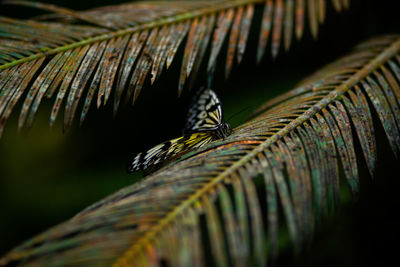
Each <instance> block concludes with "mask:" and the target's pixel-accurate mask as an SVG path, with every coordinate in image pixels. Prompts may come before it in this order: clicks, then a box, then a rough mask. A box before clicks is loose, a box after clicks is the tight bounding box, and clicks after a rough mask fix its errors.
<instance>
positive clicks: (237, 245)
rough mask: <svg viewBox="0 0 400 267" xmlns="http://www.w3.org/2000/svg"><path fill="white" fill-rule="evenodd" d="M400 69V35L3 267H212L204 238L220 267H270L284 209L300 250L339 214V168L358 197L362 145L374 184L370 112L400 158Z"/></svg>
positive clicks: (14, 254)
mask: <svg viewBox="0 0 400 267" xmlns="http://www.w3.org/2000/svg"><path fill="white" fill-rule="evenodd" d="M399 65H400V36H384V37H379V38H375V39H372V40H370V41H367V42H365V43H363V44H361V45H360V46H358V47H357V48H356V49H355V50H354V52H353V53H351V54H350V55H348V56H345V57H343V58H342V59H339V60H338V61H336V62H334V63H332V64H330V65H328V66H326V67H325V68H322V69H321V70H320V71H318V72H316V73H315V74H314V75H312V76H311V77H309V78H308V79H306V80H304V81H303V82H302V83H300V85H299V86H298V87H296V88H295V89H294V90H292V91H290V92H288V93H286V94H284V95H283V96H281V97H278V98H276V99H275V100H272V101H268V102H267V103H266V105H265V106H264V107H263V108H262V109H266V111H264V113H262V114H261V115H259V116H258V117H256V118H254V119H252V120H251V121H249V122H248V123H246V124H244V125H243V126H241V127H238V128H236V129H235V130H234V133H233V134H232V135H231V136H229V137H227V138H226V139H224V140H222V141H218V142H214V143H211V144H209V145H208V146H206V147H204V148H202V149H201V150H198V151H193V152H191V153H189V154H187V155H185V156H184V157H183V158H182V159H181V160H180V161H179V162H176V163H173V164H170V165H169V166H166V167H164V168H162V169H161V170H159V171H158V172H156V173H154V174H152V175H151V176H148V177H147V178H146V179H144V180H143V181H141V182H139V183H137V184H135V185H133V186H130V187H127V188H125V189H122V190H120V191H119V192H117V193H115V194H113V195H111V196H109V197H108V198H106V199H104V200H103V201H101V202H99V203H96V204H94V205H92V206H91V207H89V208H87V209H86V210H84V211H83V212H81V213H79V214H78V215H76V216H75V217H74V218H72V219H71V220H69V221H67V222H65V223H63V224H61V225H59V226H57V227H54V228H53V229H50V230H49V231H47V232H45V233H43V234H41V235H38V236H36V237H35V238H33V239H31V240H30V241H28V242H26V243H25V244H23V245H21V246H20V247H18V248H16V249H15V250H13V251H11V252H10V253H9V254H7V255H5V256H4V257H3V258H2V259H1V260H0V264H2V265H14V264H15V263H24V264H34V265H38V266H42V265H43V264H48V265H51V266H57V265H74V264H81V265H107V264H111V263H115V266H125V265H129V266H149V265H157V264H159V263H160V261H164V262H167V263H170V264H172V265H174V266H175V265H179V266H180V265H184V266H186V265H188V264H189V263H190V264H191V265H195V266H197V265H199V266H201V265H203V264H207V263H209V262H206V261H207V259H206V258H205V256H204V255H205V254H203V250H202V248H203V247H204V244H205V242H206V241H205V240H207V239H208V240H209V245H210V246H211V252H212V256H213V262H214V263H215V265H219V266H227V265H237V266H246V265H249V264H250V263H255V264H256V265H260V266H265V262H266V260H267V258H266V255H267V254H268V252H267V251H269V252H270V256H271V257H275V256H276V254H277V240H278V226H279V225H280V222H279V220H280V219H281V218H280V217H279V216H278V214H279V213H278V210H279V209H282V214H284V217H285V219H284V220H285V221H286V225H287V228H288V232H289V233H290V237H291V240H292V241H293V243H294V245H295V248H296V249H299V248H300V246H301V245H302V244H303V243H304V242H307V241H309V239H310V238H311V236H312V232H313V230H314V228H315V227H316V225H317V224H318V222H320V221H321V219H322V218H323V217H324V216H325V215H326V214H327V211H328V210H329V209H331V208H332V207H333V206H335V205H337V202H338V197H339V194H338V193H339V188H340V186H343V185H340V184H339V160H340V162H341V164H342V166H343V170H344V174H345V176H346V178H347V183H348V186H349V187H350V189H351V191H352V192H353V193H354V194H357V192H358V190H359V177H358V167H357V161H356V151H355V147H354V143H355V141H354V138H355V137H356V136H357V137H358V140H359V142H360V144H361V147H362V151H363V153H364V158H365V160H366V162H367V166H368V168H369V170H370V172H371V174H373V173H374V167H375V161H376V144H375V135H374V129H375V126H376V125H374V124H373V120H372V114H373V113H372V112H371V108H373V109H375V111H376V114H378V117H379V120H380V122H381V124H382V126H383V128H384V130H385V133H386V137H387V138H388V140H389V144H390V146H391V149H392V150H393V152H394V155H395V156H396V157H397V156H398V154H399V148H400V134H399V126H400V123H399V122H400V114H399V107H400V90H399V88H400V67H399ZM370 103H371V104H370ZM260 176H261V177H260ZM255 177H260V178H262V179H263V182H262V183H259V182H257V185H256V184H255V181H257V180H256V179H254V178H255ZM261 185H262V186H261ZM278 203H280V205H278ZM265 207H266V210H265ZM263 214H266V216H263ZM264 218H266V220H264ZM203 219H205V221H206V227H205V228H206V230H207V232H208V233H203V236H204V235H207V236H208V238H206V239H202V238H201V236H202V229H204V228H202V227H201V225H202V224H201V221H202V220H203ZM224 240H226V242H225V241H224ZM266 240H268V244H269V246H268V249H267V248H266Z"/></svg>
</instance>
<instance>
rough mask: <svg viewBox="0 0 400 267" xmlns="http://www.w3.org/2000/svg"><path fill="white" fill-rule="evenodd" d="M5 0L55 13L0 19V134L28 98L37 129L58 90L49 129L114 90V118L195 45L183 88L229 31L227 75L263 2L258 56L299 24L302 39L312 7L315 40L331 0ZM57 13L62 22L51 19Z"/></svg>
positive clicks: (24, 117)
mask: <svg viewBox="0 0 400 267" xmlns="http://www.w3.org/2000/svg"><path fill="white" fill-rule="evenodd" d="M4 2H5V3H9V4H10V3H11V4H19V5H27V6H31V7H37V8H41V9H44V10H47V11H51V12H53V13H52V14H50V15H45V16H42V17H39V18H37V19H32V20H17V19H11V18H6V17H0V136H1V134H2V132H3V130H4V126H5V124H6V122H7V120H8V118H9V117H10V114H11V112H12V110H13V108H14V107H15V105H16V104H17V102H18V101H19V100H20V98H22V97H23V96H25V100H24V102H23V105H22V109H21V112H20V115H19V120H18V129H19V130H21V129H22V128H23V127H24V125H27V126H28V127H30V126H31V125H32V122H33V119H34V117H35V114H36V112H37V109H38V107H39V106H40V104H41V102H42V100H43V98H44V97H45V96H46V98H51V97H53V95H56V96H55V102H54V105H53V108H52V111H51V116H50V125H53V124H54V122H55V120H56V118H57V116H58V114H59V111H60V109H61V108H62V104H63V102H65V111H64V129H67V128H69V127H70V125H71V124H72V121H73V119H74V117H75V113H76V111H77V108H78V105H79V104H80V105H82V112H81V115H80V122H81V123H82V122H83V121H84V119H85V117H86V115H87V112H88V110H89V107H90V105H91V103H92V101H93V99H95V102H96V105H97V108H99V107H100V106H101V105H105V104H106V103H107V102H108V100H109V98H110V96H111V94H112V91H113V90H114V104H113V105H114V114H115V113H116V112H117V110H118V107H119V105H120V102H121V98H123V95H124V97H125V99H126V101H133V102H135V101H136V99H137V97H138V95H139V93H140V91H141V89H142V87H143V85H144V83H145V81H146V78H147V77H148V76H149V75H150V76H151V83H154V82H155V81H156V80H157V79H158V78H159V77H160V75H161V73H162V71H163V70H164V67H166V68H167V69H168V67H169V66H170V65H171V63H172V61H173V59H174V57H175V55H176V53H177V50H178V48H179V46H180V45H182V44H183V43H186V44H185V49H184V56H183V62H182V65H181V75H180V79H179V84H178V92H179V94H180V93H181V92H182V90H183V88H184V84H185V81H186V80H187V79H188V78H189V77H192V76H193V75H192V76H190V74H191V73H195V72H197V69H198V68H199V66H200V63H201V62H202V60H203V58H204V55H205V52H206V50H207V47H208V45H209V43H211V52H210V56H209V58H208V65H207V66H208V67H207V70H208V73H209V76H210V77H212V76H213V73H214V69H215V66H216V62H217V58H218V55H219V54H220V52H221V49H222V46H223V43H224V42H225V39H227V38H228V35H229V41H228V42H229V43H228V48H227V57H226V65H225V70H226V71H225V73H226V76H228V75H229V73H230V71H231V69H232V66H233V64H234V62H235V61H237V62H238V63H240V62H241V60H242V58H243V54H244V52H245V49H246V43H247V39H248V34H249V29H250V25H251V22H252V20H253V14H254V9H255V8H262V7H264V15H263V18H262V26H261V31H260V38H259V44H258V52H257V59H258V61H260V60H261V59H262V57H263V55H264V52H265V49H266V45H267V41H268V40H269V35H270V34H271V35H272V41H271V42H272V55H273V56H274V57H275V56H276V55H277V54H278V51H279V47H280V44H281V39H282V38H281V35H282V34H284V45H285V48H286V49H288V48H289V46H290V44H291V43H292V35H293V31H294V30H295V31H296V36H297V38H298V39H299V38H301V36H302V34H303V29H304V24H305V13H306V10H308V11H307V12H308V15H309V18H310V26H311V29H312V33H313V36H314V37H316V35H317V29H318V24H319V23H322V22H323V20H324V18H325V8H326V4H325V0H323V1H315V0H309V1H307V3H308V8H307V9H306V4H305V1H296V4H294V1H293V0H286V1H283V0H278V1H275V2H274V1H272V0H266V1H265V2H264V1H262V0H220V1H187V2H181V1H180V2H171V1H168V2H135V3H130V4H123V5H117V6H106V7H100V8H96V9H92V10H88V11H82V12H77V11H73V10H69V9H65V8H61V7H57V6H54V5H49V4H43V3H37V2H30V1H29V2H28V1H11V0H10V1H4ZM332 2H333V4H334V7H335V8H336V10H337V11H340V10H341V9H342V7H347V6H348V5H347V4H346V3H348V1H344V0H343V1H340V0H334V1H332ZM294 18H295V19H294ZM49 19H51V20H58V21H57V22H49V21H46V20H49ZM294 27H295V28H294ZM85 92H86V93H85ZM124 92H125V93H124ZM85 94H86V96H83V95H85ZM96 94H97V96H96ZM131 98H132V99H133V100H131Z"/></svg>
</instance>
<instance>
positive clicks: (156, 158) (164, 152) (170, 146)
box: [127, 132, 213, 172]
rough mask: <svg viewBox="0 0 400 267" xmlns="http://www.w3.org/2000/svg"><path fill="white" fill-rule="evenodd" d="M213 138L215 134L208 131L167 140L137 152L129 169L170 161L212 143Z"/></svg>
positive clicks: (131, 170)
mask: <svg viewBox="0 0 400 267" xmlns="http://www.w3.org/2000/svg"><path fill="white" fill-rule="evenodd" d="M212 139H213V136H212V135H211V134H210V133H208V132H197V133H192V134H187V135H184V136H182V137H179V138H175V139H172V140H169V141H166V142H164V143H161V144H159V145H157V146H155V147H153V148H151V149H149V150H147V151H145V152H141V153H138V154H136V155H135V156H134V158H133V160H132V161H131V162H130V163H129V164H128V166H127V171H128V172H134V171H139V170H146V169H147V168H150V167H154V166H157V165H160V164H161V163H165V162H168V161H169V160H171V159H173V158H176V157H178V156H181V155H182V154H184V153H186V152H189V151H190V150H192V149H195V148H198V147H201V146H203V145H205V144H208V143H210V142H211V141H212Z"/></svg>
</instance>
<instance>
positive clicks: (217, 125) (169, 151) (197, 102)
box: [127, 89, 232, 172]
mask: <svg viewBox="0 0 400 267" xmlns="http://www.w3.org/2000/svg"><path fill="white" fill-rule="evenodd" d="M187 117H188V119H187V122H186V126H185V128H184V130H183V136H181V137H178V138H175V139H172V140H169V141H166V142H163V143H161V144H159V145H157V146H155V147H153V148H151V149H149V150H147V151H145V152H140V153H138V154H136V155H135V156H134V158H133V160H132V161H131V162H130V163H129V164H128V166H127V171H128V172H134V171H138V170H147V169H152V170H153V169H156V168H157V167H160V166H161V165H163V164H165V163H166V162H169V161H170V160H172V159H174V158H176V157H179V156H182V155H183V154H185V153H187V152H189V151H190V150H193V149H195V148H199V147H202V146H204V145H206V144H208V143H210V142H212V141H215V140H218V139H221V138H222V139H223V138H225V137H227V136H228V135H230V133H231V131H232V130H231V128H230V126H229V124H228V123H226V122H223V114H222V107H221V102H220V101H219V99H218V98H217V96H216V94H215V93H214V91H212V90H211V89H205V90H201V91H200V92H199V93H198V94H197V95H196V96H195V97H194V100H193V102H192V104H191V108H190V109H189V112H188V116H187Z"/></svg>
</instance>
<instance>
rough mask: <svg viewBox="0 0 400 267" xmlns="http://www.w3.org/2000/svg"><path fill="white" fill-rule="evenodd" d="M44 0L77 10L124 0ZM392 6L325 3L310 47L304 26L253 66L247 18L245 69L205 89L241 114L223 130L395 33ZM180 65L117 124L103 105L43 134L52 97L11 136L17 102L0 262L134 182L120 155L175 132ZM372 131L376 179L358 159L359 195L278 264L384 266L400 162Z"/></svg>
mask: <svg viewBox="0 0 400 267" xmlns="http://www.w3.org/2000/svg"><path fill="white" fill-rule="evenodd" d="M45 2H52V3H56V4H58V5H61V6H66V7H69V8H73V9H82V10H83V9H87V8H91V7H95V6H100V5H105V4H117V3H122V2H123V1H79V2H77V1H45ZM395 2H396V1H373V0H367V1H365V0H364V1H362V0H358V1H357V0H355V1H352V5H351V8H350V10H349V11H345V12H342V13H341V14H336V13H335V12H333V9H332V6H331V5H330V4H329V7H328V13H327V17H326V23H325V24H323V25H322V26H321V27H320V29H319V35H318V40H317V41H314V40H313V39H312V37H311V36H310V32H309V30H308V29H307V30H306V31H305V35H304V37H303V38H302V40H300V41H294V43H293V44H292V47H291V49H290V51H289V52H288V53H283V51H282V50H281V51H280V54H279V55H278V58H277V60H272V59H271V58H270V54H269V53H267V57H266V58H264V60H263V62H262V63H261V64H259V65H257V64H256V63H255V48H256V44H257V42H256V41H257V38H258V35H257V34H256V33H257V31H258V27H259V24H260V16H259V15H260V14H259V13H260V12H258V13H256V16H255V21H253V26H252V32H251V34H250V40H249V44H248V47H247V49H246V54H245V59H244V62H243V63H242V64H241V65H240V66H235V68H234V70H233V73H232V75H231V77H230V78H229V79H228V81H224V79H223V78H222V77H223V73H222V72H221V71H219V70H220V69H223V64H222V63H221V62H224V60H223V59H222V60H220V64H219V65H218V66H219V68H217V73H216V78H215V80H214V84H213V88H214V89H215V90H216V91H217V93H218V94H219V96H220V98H221V99H222V102H223V104H224V111H225V117H229V116H230V115H232V114H234V113H236V112H237V111H240V110H242V109H243V108H247V107H248V108H249V109H247V110H245V111H243V112H242V113H240V114H239V115H237V116H235V117H234V118H233V119H232V121H231V124H232V125H233V126H237V125H239V124H241V123H243V122H245V120H246V117H247V116H248V115H249V114H250V113H251V110H252V109H254V108H255V107H257V106H259V105H260V104H262V103H263V102H265V101H266V100H267V99H268V98H271V97H273V96H275V95H277V94H279V93H281V92H284V91H287V90H289V89H291V88H293V86H295V84H296V83H297V82H299V81H300V80H301V79H302V78H304V77H306V76H308V75H310V74H311V73H312V72H314V71H315V70H317V69H318V68H320V67H322V66H323V65H324V64H326V63H329V62H331V61H333V60H335V59H336V58H338V57H339V56H341V55H344V54H345V53H347V52H349V51H350V49H351V48H352V47H353V46H354V45H355V44H357V43H359V42H360V41H362V40H364V39H366V38H369V37H372V36H374V35H377V34H384V33H399V29H400V16H399V11H398V10H399V9H397V6H394V3H395ZM78 3H79V4H78ZM38 14H40V13H39V12H38V11H36V10H33V9H29V8H21V7H13V6H0V16H10V17H16V18H28V17H31V16H35V15H38ZM306 26H308V25H306ZM268 49H270V47H268ZM179 56H180V57H181V56H182V47H181V49H180V53H179V55H178V57H179ZM220 59H221V58H220ZM179 68H180V60H179V58H177V60H175V62H174V63H173V66H172V67H171V68H170V69H169V70H168V71H164V74H163V75H162V77H161V79H160V80H159V81H158V82H157V83H156V84H155V85H154V86H151V87H150V85H149V81H147V84H146V85H145V88H144V89H143V90H142V93H141V95H140V97H139V99H138V101H137V103H136V104H135V106H133V107H132V106H124V107H123V108H122V109H120V111H119V113H118V115H117V116H116V118H113V116H112V109H111V108H112V107H111V105H107V106H106V107H105V108H102V109H100V110H96V109H95V108H94V106H92V110H91V111H90V112H89V115H88V118H87V120H86V122H85V123H84V124H83V126H82V127H81V128H79V127H78V123H77V121H75V123H74V125H73V126H72V129H70V130H69V131H67V132H66V133H65V134H63V133H62V127H61V126H62V123H61V122H62V114H60V116H59V119H58V121H57V123H56V125H55V127H53V129H49V127H48V120H49V115H50V109H51V106H52V104H53V101H54V99H51V100H50V101H46V102H45V103H44V104H43V105H42V107H41V108H40V109H39V112H38V115H37V117H36V120H35V123H34V126H33V128H32V129H30V131H25V132H23V133H22V134H20V135H17V131H16V122H17V119H18V115H19V108H20V106H21V105H19V106H17V107H16V108H15V111H14V113H13V116H12V117H11V119H10V121H9V122H8V125H7V127H6V129H5V133H4V135H3V137H2V139H1V140H0V209H1V215H0V216H1V217H0V255H2V254H4V253H5V252H7V251H8V250H10V249H11V248H12V247H14V246H16V245H18V244H19V243H21V242H22V241H24V240H25V239H27V238H29V237H32V236H33V235H35V234H38V233H39V232H41V231H44V230H46V229H47V228H49V227H51V226H53V225H55V224H57V223H60V222H62V221H64V220H67V219H68V218H70V217H71V216H73V215H74V214H76V213H77V212H79V211H80V210H82V209H83V208H85V207H86V206H88V205H90V204H92V203H93V202H95V201H97V200H100V199H101V198H103V197H105V196H107V195H108V194H110V193H112V192H114V191H116V190H118V189H120V188H122V187H124V186H127V185H130V184H132V183H133V182H134V181H136V180H137V179H139V178H140V177H141V175H140V174H134V175H128V174H126V173H125V170H124V165H125V162H126V161H127V160H128V158H129V157H130V156H131V155H132V154H133V153H134V152H138V151H141V150H143V149H146V148H149V147H151V146H152V145H155V144H157V143H159V142H161V141H164V140H167V139H169V138H172V137H176V136H179V135H180V133H181V129H182V126H183V124H184V119H185V114H186V109H187V102H188V101H187V100H188V98H189V93H185V94H184V96H183V97H182V98H180V99H179V98H177V94H176V91H177V83H178V75H179ZM199 77H200V81H199V83H200V84H204V73H200V75H199ZM110 103H112V101H110ZM375 125H378V126H377V127H378V136H379V137H380V138H379V142H378V160H379V161H378V172H377V175H376V177H375V178H374V179H373V180H372V179H371V178H370V177H369V176H368V175H367V173H366V172H365V169H366V167H365V164H364V163H363V161H362V159H359V165H360V168H361V194H360V198H359V199H358V200H357V201H351V200H349V199H348V198H344V199H342V202H343V204H342V207H341V208H340V209H339V210H338V211H337V213H336V214H335V215H333V216H331V217H330V218H329V219H328V220H327V221H326V222H325V223H324V224H323V226H321V227H320V228H319V229H318V231H317V234H316V235H315V242H314V243H313V244H312V245H311V246H310V248H309V249H306V250H305V251H304V252H302V254H301V255H300V256H298V257H293V256H292V253H291V252H290V251H287V250H284V251H283V255H282V257H281V258H280V260H279V261H280V262H281V263H282V264H284V265H287V266H291V265H296V266H320V265H322V264H323V265H325V266H365V265H368V264H374V265H379V266H381V265H382V266H384V265H388V263H389V261H390V260H391V259H393V260H394V259H395V255H396V251H397V248H398V245H397V243H396V241H397V240H398V238H399V230H398V227H397V226H398V225H399V220H398V219H397V218H396V217H395V215H396V211H397V210H398V208H397V204H398V203H399V201H398V200H397V197H396V193H397V192H396V191H397V188H399V182H398V178H399V175H398V173H399V167H398V166H399V164H398V161H396V160H395V159H394V157H393V153H392V152H391V150H390V149H389V148H388V144H387V142H386V140H385V138H384V137H383V134H382V130H381V129H380V128H379V127H380V126H379V122H378V121H376V123H375ZM379 129H380V130H379Z"/></svg>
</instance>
